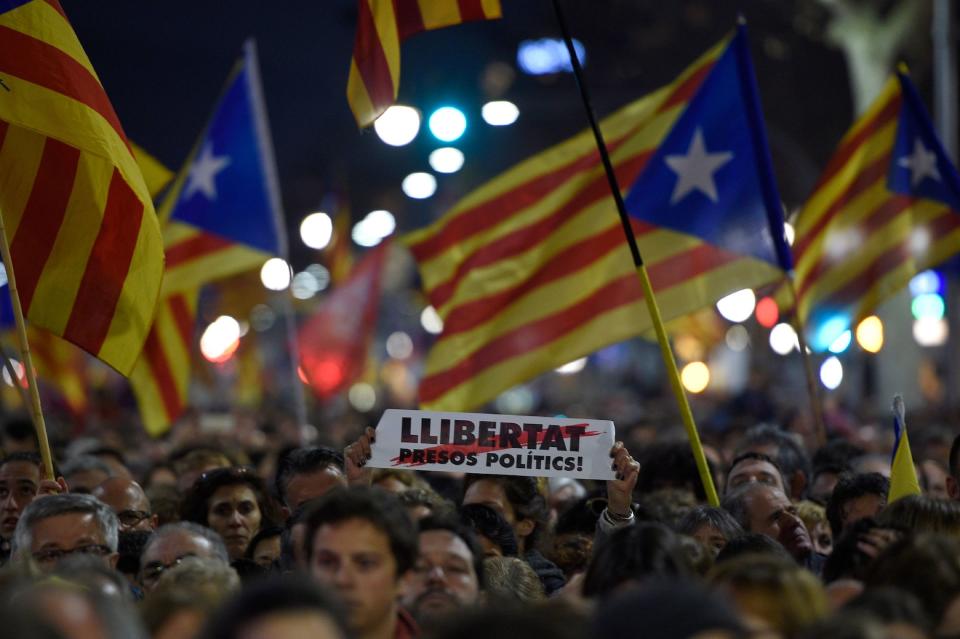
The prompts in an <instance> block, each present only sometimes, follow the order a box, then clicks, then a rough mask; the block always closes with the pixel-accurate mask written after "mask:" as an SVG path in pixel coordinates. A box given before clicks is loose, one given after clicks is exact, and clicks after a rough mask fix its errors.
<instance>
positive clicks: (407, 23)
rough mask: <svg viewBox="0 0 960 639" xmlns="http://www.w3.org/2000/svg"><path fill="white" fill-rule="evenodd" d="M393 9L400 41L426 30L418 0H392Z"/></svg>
mask: <svg viewBox="0 0 960 639" xmlns="http://www.w3.org/2000/svg"><path fill="white" fill-rule="evenodd" d="M393 10H394V11H395V12H396V14H395V15H396V16H397V32H398V33H399V34H400V41H401V42H402V41H404V40H406V39H407V38H409V37H410V36H412V35H416V34H418V33H420V32H421V31H426V30H427V25H425V24H424V23H423V14H422V13H421V12H420V2H419V0H394V3H393Z"/></svg>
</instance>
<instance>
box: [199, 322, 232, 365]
mask: <svg viewBox="0 0 960 639" xmlns="http://www.w3.org/2000/svg"><path fill="white" fill-rule="evenodd" d="M239 346H240V323H239V322H238V321H237V320H235V319H234V318H232V317H230V316H229V315H221V316H220V317H218V318H217V319H215V320H213V322H211V323H210V325H209V326H207V328H206V330H204V331H203V335H201V336H200V353H201V354H202V355H203V356H204V358H205V359H206V360H207V361H210V362H213V363H215V364H222V363H223V362H225V361H227V360H228V359H230V358H231V357H233V354H234V353H235V352H236V351H237V348H238V347H239Z"/></svg>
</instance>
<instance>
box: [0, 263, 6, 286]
mask: <svg viewBox="0 0 960 639" xmlns="http://www.w3.org/2000/svg"><path fill="white" fill-rule="evenodd" d="M6 285H7V265H6V264H4V263H3V262H0V286H6Z"/></svg>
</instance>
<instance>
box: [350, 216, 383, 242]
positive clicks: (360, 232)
mask: <svg viewBox="0 0 960 639" xmlns="http://www.w3.org/2000/svg"><path fill="white" fill-rule="evenodd" d="M350 237H351V238H352V239H353V242H354V244H356V245H357V246H363V247H366V248H370V247H371V246H376V245H377V244H379V243H380V241H381V240H382V239H383V237H381V236H380V235H379V234H378V233H376V232H375V231H374V230H373V229H372V228H371V227H370V225H369V224H367V221H366V220H360V221H359V222H357V223H356V224H354V225H353V230H352V231H351V232H350Z"/></svg>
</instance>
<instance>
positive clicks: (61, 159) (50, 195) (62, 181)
mask: <svg viewBox="0 0 960 639" xmlns="http://www.w3.org/2000/svg"><path fill="white" fill-rule="evenodd" d="M0 40H2V36H0ZM79 161H80V151H79V150H78V149H75V148H73V147H72V146H69V145H67V144H64V143H63V142H60V141H58V140H54V139H53V138H47V139H46V140H44V145H43V154H42V155H41V157H40V165H39V166H38V167H37V174H36V176H34V179H33V188H32V189H31V191H30V197H29V199H27V204H26V206H25V207H24V209H23V215H22V216H21V218H20V226H19V227H17V232H16V235H14V236H13V242H12V243H11V244H10V257H11V259H12V260H13V268H14V271H15V273H16V277H17V291H18V292H19V293H20V304H22V305H23V312H24V314H25V315H27V314H29V313H30V303H31V302H32V301H33V294H34V293H35V292H36V290H37V284H38V283H39V281H40V276H41V274H43V269H44V267H45V266H46V265H47V260H48V259H49V258H50V253H51V251H53V244H54V242H55V241H56V239H57V234H58V232H59V230H60V226H61V225H62V224H63V217H64V215H65V213H66V209H67V203H68V202H69V201H70V193H71V192H72V191H73V182H74V180H75V179H76V176H77V164H78V163H79Z"/></svg>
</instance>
